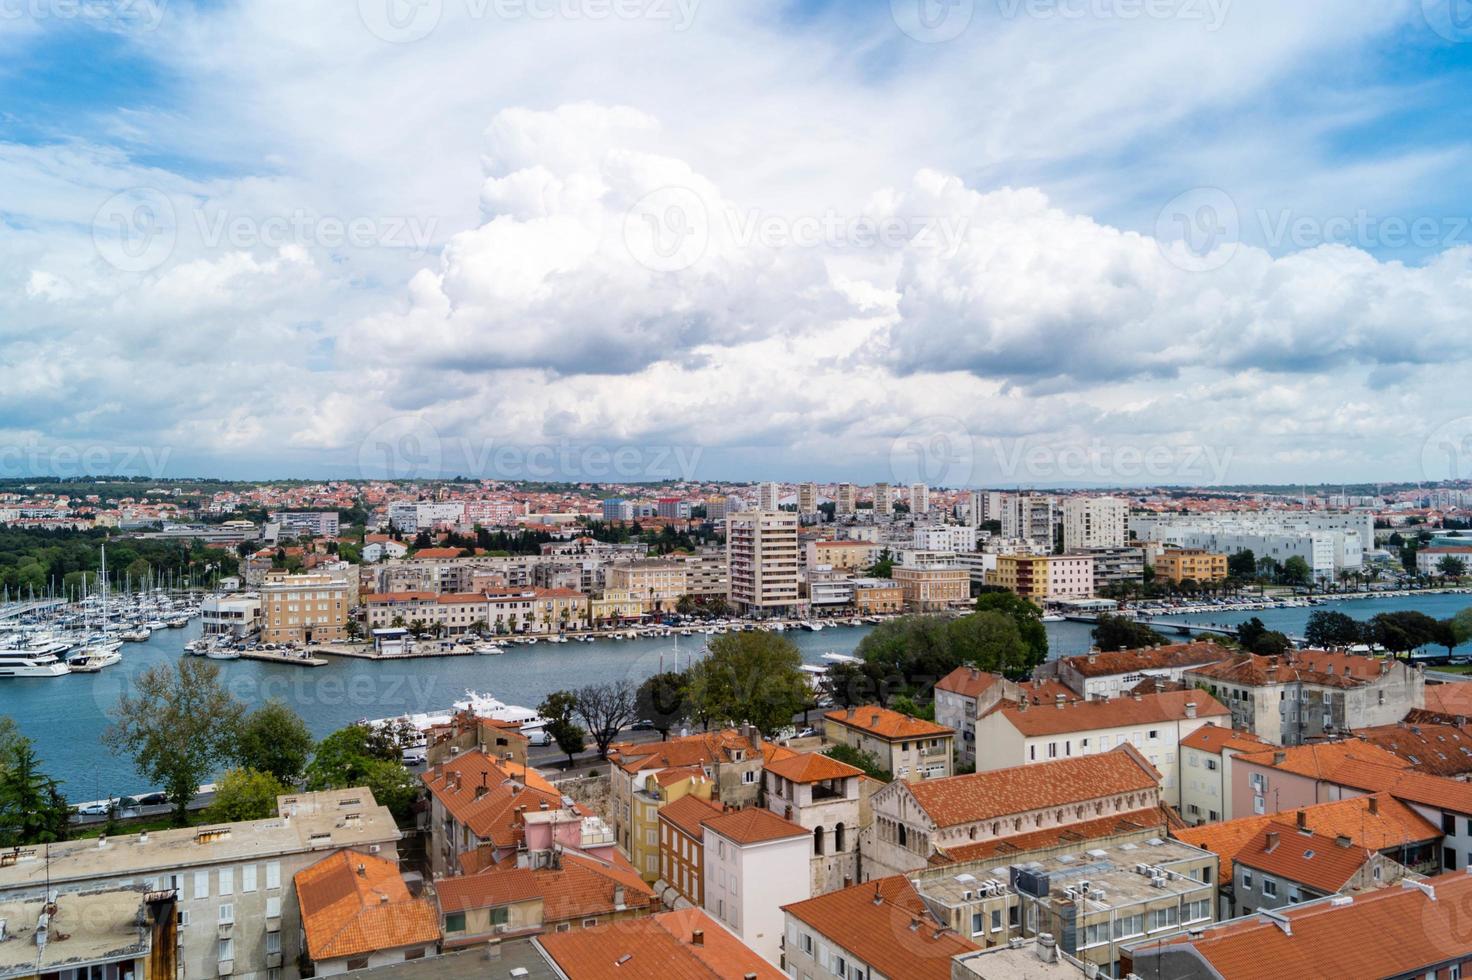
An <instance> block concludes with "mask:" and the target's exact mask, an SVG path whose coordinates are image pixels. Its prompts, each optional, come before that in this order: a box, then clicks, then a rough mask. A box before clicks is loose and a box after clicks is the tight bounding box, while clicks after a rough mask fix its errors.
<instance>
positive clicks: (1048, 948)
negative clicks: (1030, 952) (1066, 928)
mask: <svg viewBox="0 0 1472 980" xmlns="http://www.w3.org/2000/svg"><path fill="white" fill-rule="evenodd" d="M1037 953H1038V959H1040V960H1042V961H1043V962H1044V963H1053V962H1056V961H1057V959H1058V943H1057V941H1056V940H1054V939H1053V934H1052V933H1051V932H1040V933H1038V945H1037Z"/></svg>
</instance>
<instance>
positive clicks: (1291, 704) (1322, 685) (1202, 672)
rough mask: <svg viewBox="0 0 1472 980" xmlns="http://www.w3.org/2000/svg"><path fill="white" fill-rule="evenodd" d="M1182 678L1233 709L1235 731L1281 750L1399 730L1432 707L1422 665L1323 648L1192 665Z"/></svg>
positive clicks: (1235, 656) (1244, 655) (1241, 654)
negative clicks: (1367, 731) (1382, 728)
mask: <svg viewBox="0 0 1472 980" xmlns="http://www.w3.org/2000/svg"><path fill="white" fill-rule="evenodd" d="M1182 679H1183V680H1184V681H1185V682H1186V683H1187V684H1192V685H1200V686H1203V687H1205V688H1206V690H1208V691H1210V692H1211V694H1212V696H1213V697H1215V698H1217V699H1218V700H1220V701H1221V702H1222V703H1223V704H1225V705H1226V706H1227V707H1228V708H1230V709H1231V710H1232V727H1233V728H1239V729H1242V730H1243V731H1249V732H1252V733H1253V734H1254V735H1257V736H1259V737H1260V738H1263V739H1265V740H1267V741H1269V742H1272V743H1273V744H1275V745H1301V744H1303V743H1305V742H1308V741H1310V740H1313V739H1317V738H1322V737H1326V736H1332V735H1336V734H1344V733H1346V732H1349V731H1352V730H1354V729H1358V728H1371V727H1374V726H1377V725H1388V724H1394V723H1396V722H1398V721H1400V720H1401V719H1402V718H1404V717H1405V716H1406V713H1407V712H1409V711H1411V710H1412V709H1417V708H1422V707H1424V706H1425V704H1426V672H1425V668H1424V667H1422V666H1421V665H1418V664H1410V663H1407V662H1405V661H1401V660H1394V659H1390V658H1378V657H1366V656H1358V655H1355V654H1350V653H1335V652H1330V651H1325V650H1293V651H1290V652H1288V653H1286V654H1284V655H1282V656H1279V657H1265V656H1260V655H1257V654H1247V653H1239V654H1236V655H1234V656H1233V657H1232V658H1231V659H1229V660H1224V661H1220V662H1217V663H1213V664H1205V665H1202V666H1199V667H1193V668H1191V669H1190V670H1187V671H1185V672H1184V673H1183V675H1182Z"/></svg>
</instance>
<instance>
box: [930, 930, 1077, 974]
mask: <svg viewBox="0 0 1472 980" xmlns="http://www.w3.org/2000/svg"><path fill="white" fill-rule="evenodd" d="M953 963H954V965H953V966H952V968H951V977H952V978H953V980H954V978H957V977H975V978H977V980H1064V978H1066V980H1079V978H1080V977H1082V976H1083V975H1084V971H1083V968H1082V967H1080V966H1077V965H1075V964H1074V963H1071V962H1069V961H1068V960H1066V959H1064V957H1063V954H1062V953H1061V952H1057V951H1056V947H1055V954H1054V959H1053V961H1052V962H1046V961H1044V960H1043V959H1042V958H1041V957H1039V955H1038V944H1037V940H1036V939H1031V940H1028V941H1026V942H1023V943H1020V944H1019V945H1017V946H1010V945H1009V946H994V947H992V948H991V949H983V950H978V951H977V952H975V953H966V954H964V955H961V956H957V957H956V958H955V959H954V960H953Z"/></svg>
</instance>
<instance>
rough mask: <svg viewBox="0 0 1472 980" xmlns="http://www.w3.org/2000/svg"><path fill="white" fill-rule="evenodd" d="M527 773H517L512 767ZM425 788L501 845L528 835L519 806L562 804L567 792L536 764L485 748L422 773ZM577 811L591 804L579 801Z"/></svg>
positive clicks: (532, 807)
mask: <svg viewBox="0 0 1472 980" xmlns="http://www.w3.org/2000/svg"><path fill="white" fill-rule="evenodd" d="M513 769H515V770H516V772H517V773H520V774H524V780H525V781H522V780H521V779H517V778H514V776H513V773H512V770H513ZM420 778H421V779H422V780H423V781H424V785H425V788H426V789H428V790H429V792H430V794H431V795H432V796H434V798H435V799H437V800H439V801H440V803H441V804H442V805H443V806H444V807H445V809H447V810H449V811H450V814H451V815H452V816H454V818H455V819H456V820H458V821H459V822H460V823H462V824H464V825H465V826H467V827H469V828H470V832H471V833H473V834H475V835H476V836H477V837H480V838H483V839H487V840H490V841H491V842H492V843H493V844H495V845H496V846H497V847H510V846H514V845H515V844H516V843H517V842H518V841H520V840H522V839H524V831H523V827H522V821H521V813H520V812H519V808H522V807H524V808H525V809H527V810H539V809H541V805H542V804H543V803H546V804H547V807H548V809H552V810H560V809H563V803H562V794H560V793H558V792H557V791H556V789H555V788H551V789H548V788H547V787H551V784H550V783H548V782H547V781H546V779H545V778H543V777H542V776H541V774H540V773H537V771H536V770H535V769H525V770H523V769H520V768H519V767H513V766H511V765H509V764H503V763H497V762H496V761H494V760H493V759H491V757H490V756H488V755H486V754H485V753H484V752H481V751H478V750H477V751H474V752H464V753H461V754H460V755H458V756H456V757H455V758H454V759H452V760H450V761H449V762H445V763H442V764H441V765H438V766H435V767H434V768H433V769H430V770H429V771H428V772H426V773H424V775H423V776H421V777H420ZM574 809H576V810H577V812H578V813H581V814H583V815H585V816H586V815H587V810H585V809H584V808H582V807H579V806H574Z"/></svg>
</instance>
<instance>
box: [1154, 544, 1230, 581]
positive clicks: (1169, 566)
mask: <svg viewBox="0 0 1472 980" xmlns="http://www.w3.org/2000/svg"><path fill="white" fill-rule="evenodd" d="M1155 574H1156V575H1157V576H1159V577H1161V578H1163V579H1166V580H1167V581H1170V582H1172V583H1174V584H1176V585H1179V584H1180V583H1181V582H1183V581H1185V580H1187V579H1190V580H1191V581H1193V582H1220V581H1221V580H1222V579H1224V578H1226V577H1227V556H1226V555H1223V554H1220V553H1218V552H1214V551H1204V550H1202V549H1200V548H1166V549H1165V550H1164V551H1162V552H1161V553H1160V557H1159V558H1157V559H1156V560H1155Z"/></svg>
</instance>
